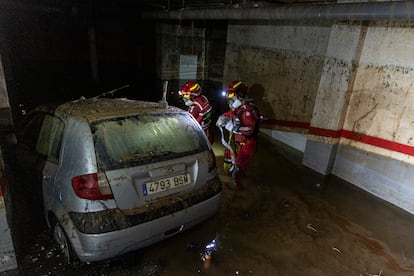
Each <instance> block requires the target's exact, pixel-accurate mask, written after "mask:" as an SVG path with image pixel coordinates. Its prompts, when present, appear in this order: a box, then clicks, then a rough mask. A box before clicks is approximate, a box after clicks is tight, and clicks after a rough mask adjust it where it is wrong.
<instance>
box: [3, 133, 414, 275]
mask: <svg viewBox="0 0 414 276" xmlns="http://www.w3.org/2000/svg"><path fill="white" fill-rule="evenodd" d="M277 149H282V148H281V147H279V145H278V144H276V143H275V142H272V141H270V140H269V139H267V138H265V136H260V138H259V151H258V152H257V154H256V155H255V157H254V160H253V163H252V166H251V169H250V171H249V172H248V175H247V178H246V180H245V189H244V190H243V191H238V190H235V189H234V188H233V185H232V181H231V177H230V176H228V175H227V174H225V173H224V172H223V168H222V164H223V156H222V154H223V148H222V146H221V145H220V144H219V143H218V142H217V141H216V143H215V144H214V150H215V153H216V154H217V164H218V170H219V174H220V178H221V180H222V182H223V198H222V206H221V209H220V211H219V213H218V214H217V215H215V216H214V217H212V218H211V219H210V220H208V221H206V222H205V223H203V224H201V225H199V226H197V227H195V228H193V229H190V230H188V231H186V232H183V233H180V234H178V235H176V236H174V237H172V238H170V239H168V240H166V241H164V242H161V243H158V244H155V245H153V246H150V247H148V248H144V249H142V250H139V251H137V252H134V253H132V254H128V255H127V256H123V257H121V258H119V259H117V260H114V261H111V262H105V263H99V264H84V265H79V266H75V267H69V266H66V265H64V264H63V258H62V256H61V254H60V252H59V250H58V249H57V248H56V246H55V244H54V242H53V241H52V240H51V239H50V238H49V237H50V236H49V234H48V232H47V230H46V229H45V228H44V227H43V226H42V223H41V222H42V220H41V219H36V217H33V216H32V215H29V216H27V215H26V214H30V212H31V208H30V206H28V204H26V203H25V202H24V201H23V199H22V198H20V199H19V197H18V196H14V198H17V199H15V201H14V202H13V222H12V225H13V229H12V230H13V235H14V238H15V241H16V253H17V258H18V262H19V269H17V270H15V271H9V272H3V273H0V275H1V276H4V275H309V276H312V275H318V276H319V275H362V276H373V275H381V276H386V275H414V242H413V241H414V236H413V234H412V232H413V230H414V216H412V215H410V214H408V213H406V212H404V211H402V210H401V209H399V208H396V207H394V206H392V205H390V204H387V203H385V202H383V201H381V200H379V199H377V198H375V197H373V196H370V195H368V194H367V193H365V192H363V191H361V190H359V189H357V188H356V187H355V186H352V185H349V184H348V183H346V182H344V181H342V180H340V179H338V178H335V177H328V178H325V179H323V178H321V177H320V176H318V175H315V174H313V173H311V172H309V171H308V170H306V169H304V168H302V167H301V166H300V164H299V163H298V162H294V161H295V160H298V159H295V153H294V152H293V151H292V152H291V154H290V155H289V156H291V157H292V159H286V158H285V157H283V156H282V155H281V154H280V151H279V150H277ZM283 150H284V151H286V148H284V149H283ZM16 201H22V202H16ZM16 205H17V206H16ZM213 240H214V241H215V247H214V248H213V249H211V250H210V251H209V252H210V253H211V258H209V259H207V260H206V259H203V254H204V253H205V252H206V246H207V245H209V244H211V243H212V242H213Z"/></svg>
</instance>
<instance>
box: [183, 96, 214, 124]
mask: <svg viewBox="0 0 414 276" xmlns="http://www.w3.org/2000/svg"><path fill="white" fill-rule="evenodd" d="M192 101H193V104H192V105H191V106H189V107H188V112H189V113H190V114H191V115H193V117H194V118H195V119H196V120H197V122H199V124H200V125H201V127H202V128H203V129H207V128H209V127H210V124H211V111H212V107H211V105H210V103H209V101H208V99H207V98H206V97H205V96H204V95H200V96H198V97H195V98H193V99H192Z"/></svg>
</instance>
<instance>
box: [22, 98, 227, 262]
mask: <svg viewBox="0 0 414 276" xmlns="http://www.w3.org/2000/svg"><path fill="white" fill-rule="evenodd" d="M16 158H17V159H19V163H20V164H21V165H22V166H23V167H25V168H26V171H27V172H28V173H29V174H32V175H31V176H29V177H30V179H32V180H33V181H36V182H37V183H38V184H39V193H40V194H41V198H42V202H43V212H44V215H45V218H46V222H47V224H48V226H49V227H50V228H51V230H52V231H51V232H52V233H53V236H54V239H55V240H56V241H57V242H58V243H59V245H60V248H62V249H63V251H64V254H65V257H66V260H67V261H68V262H69V263H72V262H73V261H75V260H80V261H82V262H95V261H101V260H106V259H110V258H113V257H117V256H120V255H122V254H124V253H127V252H130V251H134V250H137V249H139V248H142V247H145V246H148V245H150V244H153V243H155V242H158V241H161V240H163V239H165V238H167V237H170V236H172V235H174V234H177V233H179V232H181V231H183V230H186V229H188V228H190V227H192V226H194V225H196V224H199V223H201V222H203V221H205V220H206V219H208V218H209V217H211V216H212V215H214V214H215V213H216V212H217V211H218V209H219V206H220V196H221V183H220V181H219V179H218V176H217V171H216V163H215V156H214V153H213V151H212V148H211V145H210V143H209V142H208V139H207V137H206V136H205V134H204V131H203V130H202V128H201V127H200V126H199V124H198V123H197V122H196V121H195V120H194V118H192V117H191V115H189V114H188V113H187V112H186V111H183V110H181V109H179V108H175V107H171V106H170V107H168V106H165V105H162V104H160V103H152V102H143V101H133V100H128V99H108V98H94V99H81V100H76V101H71V102H67V103H64V104H61V105H50V106H41V107H38V108H36V109H34V110H33V111H31V112H30V113H29V114H28V115H27V116H26V119H25V121H24V125H23V128H22V132H21V133H20V135H18V143H17V150H16Z"/></svg>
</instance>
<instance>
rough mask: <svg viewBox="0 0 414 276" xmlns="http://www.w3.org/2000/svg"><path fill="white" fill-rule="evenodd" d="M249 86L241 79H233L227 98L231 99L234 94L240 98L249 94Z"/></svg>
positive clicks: (228, 88)
mask: <svg viewBox="0 0 414 276" xmlns="http://www.w3.org/2000/svg"><path fill="white" fill-rule="evenodd" d="M248 89H249V87H248V86H247V85H246V84H245V83H244V82H242V81H241V80H235V81H232V82H231V83H230V84H229V86H228V87H227V89H226V90H227V99H231V98H233V97H234V96H236V97H238V98H245V97H246V96H247V90H248Z"/></svg>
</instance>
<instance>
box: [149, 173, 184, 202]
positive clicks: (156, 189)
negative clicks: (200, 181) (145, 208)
mask: <svg viewBox="0 0 414 276" xmlns="http://www.w3.org/2000/svg"><path fill="white" fill-rule="evenodd" d="M190 182H191V180H190V175H189V174H188V173H187V174H181V175H176V176H173V177H169V178H164V179H161V180H157V181H151V182H147V183H144V185H142V191H143V193H144V196H147V195H152V194H156V193H160V192H164V191H167V190H171V189H175V188H178V187H182V186H185V185H188V184H190Z"/></svg>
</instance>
